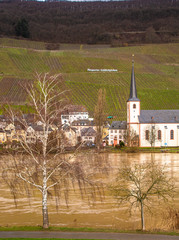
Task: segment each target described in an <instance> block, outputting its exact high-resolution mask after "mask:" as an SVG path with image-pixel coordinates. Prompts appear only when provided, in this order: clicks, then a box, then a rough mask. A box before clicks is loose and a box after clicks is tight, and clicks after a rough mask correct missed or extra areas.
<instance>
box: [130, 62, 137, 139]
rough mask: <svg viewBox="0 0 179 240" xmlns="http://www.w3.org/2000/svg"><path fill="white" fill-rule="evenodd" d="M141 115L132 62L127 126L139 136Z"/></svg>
mask: <svg viewBox="0 0 179 240" xmlns="http://www.w3.org/2000/svg"><path fill="white" fill-rule="evenodd" d="M139 115H140V100H139V99H138V98H137V89H136V82H135V73H134V61H132V73H131V85H130V96H129V99H128V100H127V125H128V128H129V129H130V130H131V129H133V130H134V131H135V132H136V134H137V135H138V134H139V119H138V116H139Z"/></svg>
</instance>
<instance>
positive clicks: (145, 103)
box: [0, 39, 179, 119]
mask: <svg viewBox="0 0 179 240" xmlns="http://www.w3.org/2000/svg"><path fill="white" fill-rule="evenodd" d="M3 41H4V42H3ZM18 41H19V42H18ZM23 41H24V40H13V39H9V40H7V39H6V40H2V39H0V63H1V64H0V101H1V102H3V101H5V100H6V101H7V100H8V101H9V102H11V103H14V104H16V105H17V104H22V103H24V104H25V102H26V95H25V93H24V92H23V91H22V88H21V87H19V86H20V85H22V84H23V83H24V84H25V82H26V81H30V80H31V79H34V75H35V72H50V73H52V74H55V73H62V75H63V78H64V80H65V83H66V86H67V88H69V89H70V92H71V100H72V102H73V103H75V104H83V105H85V106H86V107H87V108H88V110H89V112H90V114H91V115H92V114H93V110H94V106H95V104H96V100H97V93H98V90H99V89H100V88H106V93H107V96H106V100H107V109H106V111H107V113H108V114H109V115H112V116H115V117H116V119H125V118H126V101H127V99H128V96H129V88H130V74H131V59H132V57H131V55H132V54H134V55H135V57H134V58H135V77H136V82H137V91H138V97H139V98H140V100H141V108H142V109H179V70H178V69H179V44H161V45H144V46H133V47H121V48H110V47H107V46H99V47H97V46H95V47H94V46H90V45H89V46H87V45H86V46H83V45H78V46H77V45H74V46H73V45H72V44H71V45H69V48H68V45H64V46H63V50H62V49H60V50H59V51H47V50H43V49H44V45H43V43H38V42H28V41H24V42H23ZM3 44H4V45H3ZM37 49H38V50H37ZM88 68H90V69H117V72H89V71H87V69H88ZM19 83H21V84H19Z"/></svg>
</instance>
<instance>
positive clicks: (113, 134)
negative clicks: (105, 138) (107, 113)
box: [109, 129, 126, 146]
mask: <svg viewBox="0 0 179 240" xmlns="http://www.w3.org/2000/svg"><path fill="white" fill-rule="evenodd" d="M125 135H126V130H124V129H109V145H110V146H111V145H113V144H114V138H117V143H118V144H119V142H120V141H123V142H125Z"/></svg>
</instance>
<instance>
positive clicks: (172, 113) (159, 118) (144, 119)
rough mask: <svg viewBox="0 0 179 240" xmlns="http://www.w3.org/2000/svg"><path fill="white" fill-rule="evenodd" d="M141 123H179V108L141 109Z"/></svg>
mask: <svg viewBox="0 0 179 240" xmlns="http://www.w3.org/2000/svg"><path fill="white" fill-rule="evenodd" d="M139 122H140V123H179V110H141V112H140V116H139Z"/></svg>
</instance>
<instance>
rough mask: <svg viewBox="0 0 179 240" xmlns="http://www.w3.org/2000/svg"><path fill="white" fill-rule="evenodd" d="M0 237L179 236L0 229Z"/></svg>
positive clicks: (142, 239)
mask: <svg viewBox="0 0 179 240" xmlns="http://www.w3.org/2000/svg"><path fill="white" fill-rule="evenodd" d="M0 238H59V239H60V238H66V239H108V240H113V239H114V240H179V236H167V235H155V234H133V233H104V232H103V233H102V232H57V231H53V232H52V231H45V232H42V231H34V232H33V231H28V232H25V231H1V232H0Z"/></svg>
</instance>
